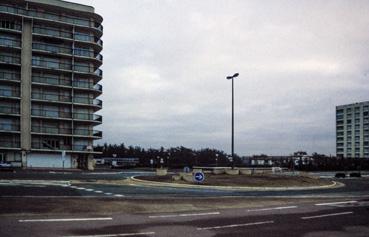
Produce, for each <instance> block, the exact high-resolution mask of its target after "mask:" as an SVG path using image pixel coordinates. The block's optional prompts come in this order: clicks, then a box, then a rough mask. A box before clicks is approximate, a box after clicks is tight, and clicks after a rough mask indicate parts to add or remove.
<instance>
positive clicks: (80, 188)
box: [77, 187, 86, 190]
mask: <svg viewBox="0 0 369 237" xmlns="http://www.w3.org/2000/svg"><path fill="white" fill-rule="evenodd" d="M77 189H79V190H84V189H86V188H84V187H77Z"/></svg>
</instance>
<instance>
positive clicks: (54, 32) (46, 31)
mask: <svg viewBox="0 0 369 237" xmlns="http://www.w3.org/2000/svg"><path fill="white" fill-rule="evenodd" d="M33 33H36V34H40V35H49V36H55V37H60V38H67V39H73V34H72V33H71V32H69V31H63V30H58V29H54V28H48V27H40V26H34V27H33Z"/></svg>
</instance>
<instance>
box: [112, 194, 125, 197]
mask: <svg viewBox="0 0 369 237" xmlns="http://www.w3.org/2000/svg"><path fill="white" fill-rule="evenodd" d="M114 197H124V195H122V194H114Z"/></svg>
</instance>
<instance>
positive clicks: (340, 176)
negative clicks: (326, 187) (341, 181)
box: [335, 173, 346, 178]
mask: <svg viewBox="0 0 369 237" xmlns="http://www.w3.org/2000/svg"><path fill="white" fill-rule="evenodd" d="M335 177H336V178H346V174H345V173H336V175H335Z"/></svg>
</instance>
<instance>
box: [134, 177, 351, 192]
mask: <svg viewBox="0 0 369 237" xmlns="http://www.w3.org/2000/svg"><path fill="white" fill-rule="evenodd" d="M130 181H132V182H133V184H137V185H143V186H150V187H168V188H195V189H214V190H227V191H290V190H318V189H331V188H340V187H344V186H345V184H343V183H340V182H336V181H332V184H328V185H321V186H310V187H242V186H234V187H231V186H210V185H194V184H176V183H166V182H157V181H147V180H142V179H137V178H135V176H131V177H130Z"/></svg>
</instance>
